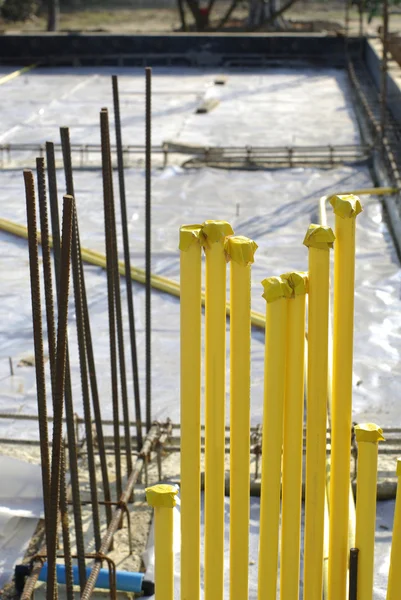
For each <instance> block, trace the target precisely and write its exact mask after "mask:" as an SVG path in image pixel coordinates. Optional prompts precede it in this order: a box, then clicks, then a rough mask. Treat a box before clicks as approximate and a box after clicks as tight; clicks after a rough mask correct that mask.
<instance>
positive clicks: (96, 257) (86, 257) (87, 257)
mask: <svg viewBox="0 0 401 600" xmlns="http://www.w3.org/2000/svg"><path fill="white" fill-rule="evenodd" d="M0 230H2V231H5V232H6V233H11V234H12V235H16V236H17V237H21V238H24V239H28V232H27V228H26V227H25V226H24V225H20V224H19V223H14V222H13V221H9V220H8V219H1V218H0ZM38 242H39V243H41V237H40V232H38ZM52 244H53V242H52V238H51V236H50V245H51V246H52ZM81 256H82V260H83V261H84V262H86V263H88V264H91V265H95V266H97V267H101V268H102V269H106V257H105V256H104V255H103V254H101V252H95V251H94V250H89V249H88V248H81ZM118 269H119V272H120V275H123V276H124V275H125V267H124V263H123V262H122V261H120V262H119V263H118ZM131 279H132V280H133V281H137V282H138V283H145V280H146V277H145V271H144V270H143V269H140V268H138V267H131ZM151 285H152V287H153V288H154V289H156V290H159V291H161V292H165V293H166V294H170V295H171V296H176V297H177V298H179V297H180V284H179V283H178V282H177V281H174V280H173V279H169V278H168V277H162V276H160V275H155V274H152V276H151ZM201 300H202V306H204V305H205V293H204V292H202V296H201ZM226 314H227V316H229V315H230V304H229V303H228V302H227V304H226ZM251 324H252V325H253V326H254V327H258V328H260V329H264V328H265V317H264V315H263V314H262V313H260V312H258V311H256V310H251Z"/></svg>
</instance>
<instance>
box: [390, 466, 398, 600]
mask: <svg viewBox="0 0 401 600" xmlns="http://www.w3.org/2000/svg"><path fill="white" fill-rule="evenodd" d="M397 479H398V481H397V497H396V500H395V508H394V525H393V539H392V542H391V555H390V570H389V574H388V586H387V600H399V597H400V590H401V458H398V459H397Z"/></svg>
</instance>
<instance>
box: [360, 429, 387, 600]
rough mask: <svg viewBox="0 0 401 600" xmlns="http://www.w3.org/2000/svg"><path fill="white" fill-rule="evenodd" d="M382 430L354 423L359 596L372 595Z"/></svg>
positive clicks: (366, 599) (362, 598) (368, 599)
mask: <svg viewBox="0 0 401 600" xmlns="http://www.w3.org/2000/svg"><path fill="white" fill-rule="evenodd" d="M382 434H383V431H382V430H381V429H380V427H378V426H377V425H375V424H374V423H363V424H361V425H356V426H355V436H356V441H357V443H358V475H357V481H356V532H355V547H356V548H358V550H359V555H358V598H359V599H360V600H372V599H373V568H374V548H375V530H376V495H377V491H376V490H377V455H378V442H379V441H380V440H384V437H383V435H382Z"/></svg>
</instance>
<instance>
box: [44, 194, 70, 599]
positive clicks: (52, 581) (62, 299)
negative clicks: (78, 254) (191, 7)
mask: <svg viewBox="0 0 401 600" xmlns="http://www.w3.org/2000/svg"><path fill="white" fill-rule="evenodd" d="M73 214H74V199H73V198H72V196H64V205H63V226H62V232H63V233H62V242H61V262H60V296H59V309H58V326H57V358H56V376H55V394H54V395H55V402H54V421H53V446H52V463H51V466H52V472H51V482H50V498H51V501H50V505H49V512H50V516H49V535H48V536H47V562H48V576H47V600H53V598H54V596H55V590H56V586H57V577H56V551H57V524H58V507H59V503H60V473H61V446H62V433H63V432H62V416H63V404H64V394H65V359H66V351H67V325H68V294H69V284H70V260H71V234H72V224H73Z"/></svg>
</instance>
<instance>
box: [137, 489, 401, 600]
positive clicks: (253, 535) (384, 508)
mask: <svg viewBox="0 0 401 600" xmlns="http://www.w3.org/2000/svg"><path fill="white" fill-rule="evenodd" d="M203 502H204V494H203V493H202V504H201V506H202V508H203ZM394 504H395V502H394V501H393V500H391V501H386V502H378V504H377V519H376V534H375V576H374V598H375V600H385V599H386V591H385V590H386V589H387V580H388V572H389V566H390V550H391V547H390V543H391V536H392V533H391V531H392V528H393V516H394ZM224 515H225V530H224V594H225V598H229V595H230V553H229V544H230V538H229V531H230V499H229V498H228V497H226V498H225V512H224ZM203 516H204V512H203V510H202V513H201V598H203V597H204V587H203V581H204V552H205V546H204V518H203ZM304 517H305V514H304V505H302V515H301V524H302V534H301V552H300V575H301V581H300V598H302V597H303V596H302V594H303V582H302V579H303V575H302V574H303V568H304V562H303V527H304ZM173 522H174V538H173V539H174V545H173V550H174V597H175V598H180V572H181V566H180V565H181V537H180V535H181V534H180V523H181V519H180V502H179V498H178V500H177V506H176V507H175V509H174V521H173ZM259 527H260V497H255V496H251V498H250V515H249V554H248V556H249V560H248V574H249V587H248V589H249V600H256V599H257V597H258V593H257V582H258V549H259ZM143 561H144V564H145V567H146V575H145V578H146V579H148V580H149V581H154V522H152V525H151V530H150V533H149V538H148V545H147V549H146V551H145V552H144V554H143ZM279 579H280V578H279V577H278V581H277V594H279V590H280V581H279ZM277 597H279V596H278V595H277Z"/></svg>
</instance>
